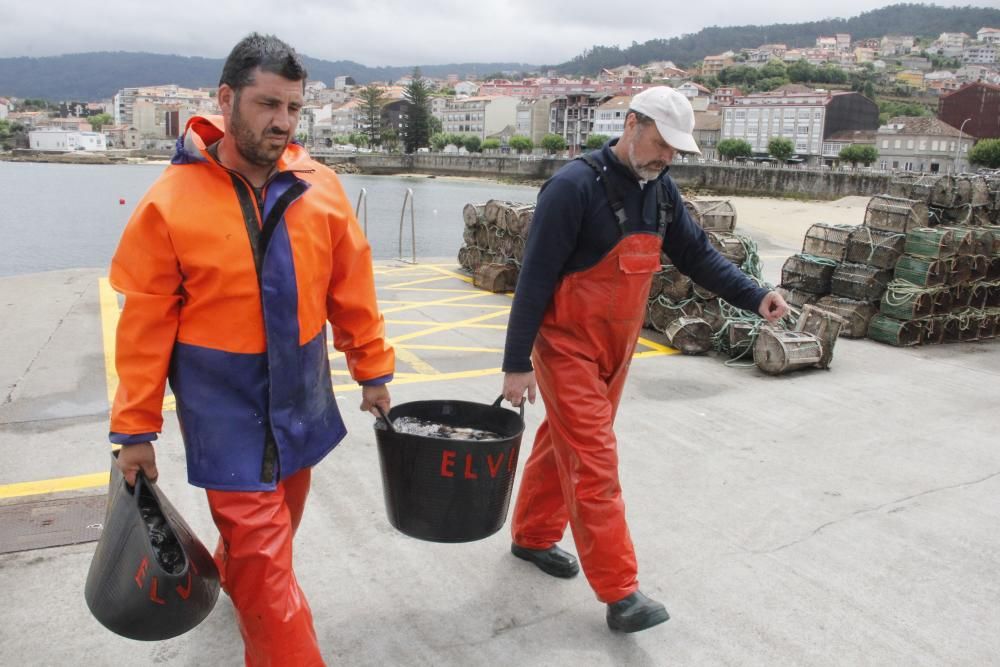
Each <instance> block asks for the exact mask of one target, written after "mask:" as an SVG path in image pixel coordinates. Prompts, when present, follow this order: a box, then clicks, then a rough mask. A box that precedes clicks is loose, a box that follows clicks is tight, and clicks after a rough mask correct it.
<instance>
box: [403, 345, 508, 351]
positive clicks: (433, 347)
mask: <svg viewBox="0 0 1000 667" xmlns="http://www.w3.org/2000/svg"><path fill="white" fill-rule="evenodd" d="M394 347H395V348H396V351H397V352H398V351H399V350H444V351H445V352H503V348H501V347H455V346H453V345H411V344H409V343H404V344H402V345H395V346H394Z"/></svg>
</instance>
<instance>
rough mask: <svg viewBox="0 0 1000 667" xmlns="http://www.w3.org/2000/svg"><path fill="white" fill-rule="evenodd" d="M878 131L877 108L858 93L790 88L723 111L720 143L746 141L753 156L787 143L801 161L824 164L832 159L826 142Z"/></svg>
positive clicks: (746, 98) (738, 102)
mask: <svg viewBox="0 0 1000 667" xmlns="http://www.w3.org/2000/svg"><path fill="white" fill-rule="evenodd" d="M877 128H878V106H876V104H875V103H874V102H873V101H871V100H870V99H868V98H867V97H865V96H863V95H861V94H860V93H851V92H834V93H831V92H828V91H817V90H814V91H808V92H805V91H801V90H800V89H795V88H792V89H787V90H785V89H778V90H776V91H772V92H769V93H754V94H751V95H744V96H742V97H737V98H735V99H733V102H732V104H729V105H727V106H725V107H724V108H723V111H722V130H721V137H720V138H721V139H745V140H746V141H747V142H749V143H750V146H751V147H752V148H753V150H754V152H755V153H758V154H762V155H764V154H766V153H767V145H768V142H769V141H770V140H771V139H772V138H774V137H785V138H787V139H790V140H791V141H792V143H793V144H794V146H795V152H796V153H797V154H798V155H799V157H801V158H803V159H804V160H805V161H807V162H808V163H810V164H823V163H830V162H832V161H833V160H834V159H836V155H827V154H825V153H824V151H823V142H824V140H825V139H826V138H827V137H829V136H831V135H833V134H835V133H837V132H843V131H845V130H875V129H877Z"/></svg>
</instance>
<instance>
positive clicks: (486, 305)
mask: <svg viewBox="0 0 1000 667" xmlns="http://www.w3.org/2000/svg"><path fill="white" fill-rule="evenodd" d="M379 303H382V304H385V303H394V304H399V305H401V306H402V305H405V307H401V308H390V309H385V310H383V311H382V313H383V314H384V313H395V312H399V311H403V310H412V309H413V308H423V307H424V306H431V307H437V306H447V307H448V308H478V309H479V310H482V309H483V308H501V309H503V310H510V306H501V305H498V304H492V303H445V302H443V301H391V300H388V299H386V300H384V301H379Z"/></svg>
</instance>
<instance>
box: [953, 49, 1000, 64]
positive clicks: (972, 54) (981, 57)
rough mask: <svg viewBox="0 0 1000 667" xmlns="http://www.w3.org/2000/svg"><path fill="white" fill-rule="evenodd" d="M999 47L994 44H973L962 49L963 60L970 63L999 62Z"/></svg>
mask: <svg viewBox="0 0 1000 667" xmlns="http://www.w3.org/2000/svg"><path fill="white" fill-rule="evenodd" d="M997 48H1000V47H996V46H993V45H992V44H986V45H973V46H967V47H965V50H964V51H962V62H963V63H968V64H969V65H992V64H993V63H995V62H997Z"/></svg>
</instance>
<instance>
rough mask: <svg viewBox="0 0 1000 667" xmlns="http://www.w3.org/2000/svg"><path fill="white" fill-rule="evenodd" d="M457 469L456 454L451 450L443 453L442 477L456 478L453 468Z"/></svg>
mask: <svg viewBox="0 0 1000 667" xmlns="http://www.w3.org/2000/svg"><path fill="white" fill-rule="evenodd" d="M454 467H455V452H453V451H452V450H450V449H446V450H444V451H443V452H441V476H442V477H454V476H455V473H454V472H453V471H452V468H454Z"/></svg>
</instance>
